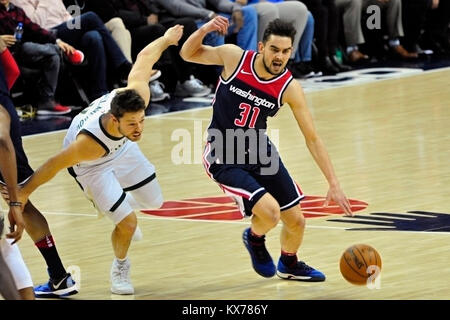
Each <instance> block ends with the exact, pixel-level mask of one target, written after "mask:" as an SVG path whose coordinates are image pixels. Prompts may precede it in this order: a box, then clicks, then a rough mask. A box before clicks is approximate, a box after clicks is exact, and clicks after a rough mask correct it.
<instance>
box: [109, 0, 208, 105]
mask: <svg viewBox="0 0 450 320" xmlns="http://www.w3.org/2000/svg"><path fill="white" fill-rule="evenodd" d="M112 3H113V4H114V7H115V8H116V9H117V10H118V13H119V15H120V17H121V18H122V20H123V21H124V22H125V25H126V26H127V27H128V28H129V30H130V31H131V36H132V39H133V55H135V54H136V53H137V52H139V51H141V50H142V49H143V48H144V47H145V46H146V45H147V44H148V43H149V42H151V41H153V40H155V39H156V38H159V37H160V36H162V35H163V34H164V33H165V31H166V30H167V29H168V28H170V27H172V26H174V25H176V24H180V25H183V26H184V32H183V36H182V38H181V39H180V41H179V45H178V46H172V47H170V48H168V50H166V51H165V52H164V53H163V56H162V57H161V59H160V60H161V62H162V64H163V65H164V63H165V65H166V66H167V65H171V68H170V69H165V70H164V69H163V70H164V71H165V72H164V74H165V75H166V74H167V75H168V76H171V78H172V79H175V81H176V82H175V88H174V86H173V85H172V83H173V82H172V81H171V80H169V79H167V78H165V79H167V80H166V81H165V82H166V84H167V85H168V86H167V88H168V90H169V92H173V91H174V92H175V95H176V96H180V97H203V96H206V95H208V94H209V93H211V89H209V88H208V87H206V86H205V85H203V83H201V81H200V80H198V79H197V78H195V77H194V65H193V64H191V63H188V62H186V61H184V60H183V59H181V57H180V55H179V50H180V48H181V46H182V45H183V43H184V41H186V39H187V38H188V37H189V36H190V35H191V34H192V33H194V32H195V31H196V30H197V26H196V23H195V21H194V20H193V19H192V18H172V17H170V16H167V15H162V16H160V12H161V10H160V8H159V7H158V5H157V4H156V3H154V2H153V1H148V0H113V1H112ZM160 65H161V64H160ZM161 68H164V67H161ZM168 70H170V71H172V72H167V71H168ZM163 78H164V77H163ZM157 85H158V83H155V84H154V85H153V86H151V87H150V89H153V90H152V93H154V94H153V96H154V97H158V93H159V92H158V88H157V87H156V86H157ZM153 91H157V92H156V94H155V92H153ZM159 94H160V95H161V93H159ZM152 101H155V99H153V100H152Z"/></svg>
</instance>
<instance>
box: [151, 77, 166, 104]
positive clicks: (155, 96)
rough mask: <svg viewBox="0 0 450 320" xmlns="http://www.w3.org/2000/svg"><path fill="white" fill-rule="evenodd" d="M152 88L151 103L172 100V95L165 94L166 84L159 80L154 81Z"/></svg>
mask: <svg viewBox="0 0 450 320" xmlns="http://www.w3.org/2000/svg"><path fill="white" fill-rule="evenodd" d="M149 86H150V101H162V100H164V99H170V94H168V93H167V92H164V84H163V83H161V82H159V81H158V80H155V81H152V82H150V84H149Z"/></svg>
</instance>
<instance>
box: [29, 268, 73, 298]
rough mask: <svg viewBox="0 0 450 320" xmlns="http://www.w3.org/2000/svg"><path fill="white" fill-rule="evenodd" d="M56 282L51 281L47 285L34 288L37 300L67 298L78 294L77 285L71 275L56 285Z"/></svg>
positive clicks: (67, 275) (68, 274)
mask: <svg viewBox="0 0 450 320" xmlns="http://www.w3.org/2000/svg"><path fill="white" fill-rule="evenodd" d="M55 282H56V281H54V280H52V279H50V280H49V281H48V282H47V283H46V284H42V285H38V286H36V287H34V294H35V296H36V298H58V297H67V296H71V295H73V294H76V293H78V290H77V285H76V283H75V281H73V279H72V276H71V275H70V273H67V274H66V276H65V277H64V278H63V279H61V280H60V281H58V282H57V283H55Z"/></svg>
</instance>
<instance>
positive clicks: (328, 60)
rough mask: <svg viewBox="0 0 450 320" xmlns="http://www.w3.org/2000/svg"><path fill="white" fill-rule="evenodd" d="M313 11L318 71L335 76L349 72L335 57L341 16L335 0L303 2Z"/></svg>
mask: <svg viewBox="0 0 450 320" xmlns="http://www.w3.org/2000/svg"><path fill="white" fill-rule="evenodd" d="M301 2H303V3H304V4H306V6H307V8H308V10H309V11H311V13H312V15H313V17H314V21H315V25H314V36H315V38H316V42H315V43H316V46H317V54H318V65H317V69H318V70H319V71H322V73H323V74H325V75H333V74H336V73H338V72H341V71H349V70H351V68H350V67H349V66H346V65H343V64H342V63H341V61H338V60H337V59H336V57H335V54H336V50H337V47H338V34H339V32H338V30H339V23H338V19H339V15H338V12H337V8H336V3H335V1H334V0H301Z"/></svg>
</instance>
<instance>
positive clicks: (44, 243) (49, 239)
mask: <svg viewBox="0 0 450 320" xmlns="http://www.w3.org/2000/svg"><path fill="white" fill-rule="evenodd" d="M23 217H24V221H25V229H26V231H27V233H28V234H29V236H30V237H31V239H32V240H33V242H34V244H35V246H36V247H37V248H38V250H39V252H40V253H41V255H42V256H43V257H44V259H45V262H46V264H47V271H48V274H49V276H50V279H49V281H48V283H46V284H43V285H38V286H36V287H35V293H36V295H37V296H38V297H54V296H55V295H57V296H61V295H64V296H69V295H73V294H76V293H78V289H77V284H76V283H75V281H73V279H72V276H71V275H70V273H67V271H66V269H65V268H64V266H63V264H62V262H61V258H60V257H59V254H58V251H57V249H56V245H55V241H54V240H53V236H52V234H51V232H50V228H49V226H48V223H47V220H46V219H45V217H44V216H43V215H42V213H41V212H40V211H39V210H38V209H37V208H36V207H35V206H34V205H33V204H32V203H31V201H28V202H27V204H26V205H25V208H24V211H23Z"/></svg>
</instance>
